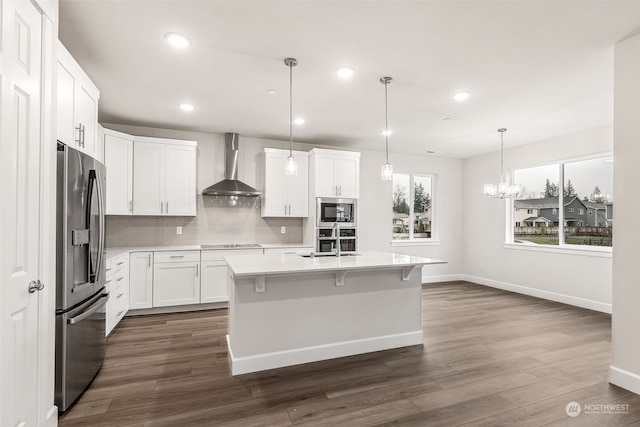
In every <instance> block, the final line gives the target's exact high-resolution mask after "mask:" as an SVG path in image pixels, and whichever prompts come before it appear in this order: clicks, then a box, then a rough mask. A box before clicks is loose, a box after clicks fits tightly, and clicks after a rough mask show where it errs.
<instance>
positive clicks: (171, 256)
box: [153, 251, 200, 264]
mask: <svg viewBox="0 0 640 427" xmlns="http://www.w3.org/2000/svg"><path fill="white" fill-rule="evenodd" d="M153 262H154V263H155V264H159V263H164V262H200V251H167V252H164V251H163V252H154V253H153Z"/></svg>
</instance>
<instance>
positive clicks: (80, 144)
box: [75, 123, 82, 147]
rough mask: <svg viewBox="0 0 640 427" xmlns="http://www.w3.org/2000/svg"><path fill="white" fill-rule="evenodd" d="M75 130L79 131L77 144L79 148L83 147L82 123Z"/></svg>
mask: <svg viewBox="0 0 640 427" xmlns="http://www.w3.org/2000/svg"><path fill="white" fill-rule="evenodd" d="M75 129H76V130H77V131H78V139H76V142H77V143H78V147H82V123H78V127H77V128H75Z"/></svg>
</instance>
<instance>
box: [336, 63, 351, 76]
mask: <svg viewBox="0 0 640 427" xmlns="http://www.w3.org/2000/svg"><path fill="white" fill-rule="evenodd" d="M353 73H355V70H354V69H353V68H352V67H347V66H344V67H340V68H338V69H337V70H336V74H337V75H338V77H340V78H343V79H348V78H349V77H351V76H353Z"/></svg>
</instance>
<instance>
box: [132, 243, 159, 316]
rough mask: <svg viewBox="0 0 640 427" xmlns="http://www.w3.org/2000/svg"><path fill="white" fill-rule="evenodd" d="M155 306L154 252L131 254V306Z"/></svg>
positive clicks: (137, 307) (136, 307) (135, 307)
mask: <svg viewBox="0 0 640 427" xmlns="http://www.w3.org/2000/svg"><path fill="white" fill-rule="evenodd" d="M152 306H153V252H132V253H131V255H129V308H130V309H131V310H135V309H140V308H151V307H152Z"/></svg>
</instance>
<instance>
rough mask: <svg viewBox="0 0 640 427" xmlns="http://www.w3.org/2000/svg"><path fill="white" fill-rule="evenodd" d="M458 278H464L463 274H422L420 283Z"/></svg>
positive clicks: (456, 279)
mask: <svg viewBox="0 0 640 427" xmlns="http://www.w3.org/2000/svg"><path fill="white" fill-rule="evenodd" d="M458 280H464V275H463V274H446V275H442V276H428V275H426V274H424V273H423V274H422V283H438V282H455V281H458Z"/></svg>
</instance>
